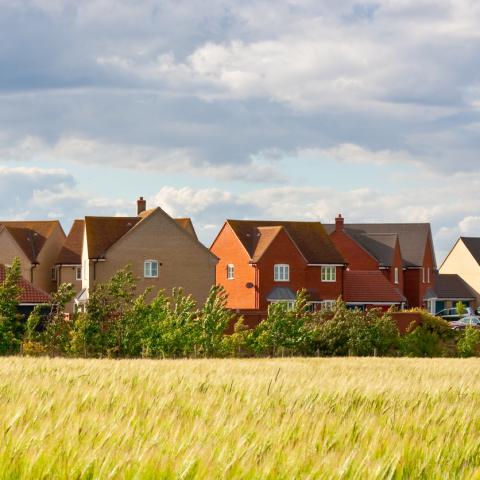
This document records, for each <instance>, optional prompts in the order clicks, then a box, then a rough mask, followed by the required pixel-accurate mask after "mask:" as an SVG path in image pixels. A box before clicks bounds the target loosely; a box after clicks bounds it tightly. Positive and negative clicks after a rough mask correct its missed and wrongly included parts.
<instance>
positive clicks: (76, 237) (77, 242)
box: [56, 220, 85, 265]
mask: <svg viewBox="0 0 480 480" xmlns="http://www.w3.org/2000/svg"><path fill="white" fill-rule="evenodd" d="M84 227H85V221H84V220H75V221H74V222H73V225H72V228H71V229H70V232H69V233H68V235H67V238H66V240H65V243H64V245H63V247H62V249H61V250H60V253H59V255H58V258H57V262H56V263H57V264H58V265H80V264H81V263H82V249H83V233H84Z"/></svg>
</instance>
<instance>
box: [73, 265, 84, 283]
mask: <svg viewBox="0 0 480 480" xmlns="http://www.w3.org/2000/svg"><path fill="white" fill-rule="evenodd" d="M82 279H83V277H82V267H81V266H79V267H75V280H76V281H77V282H81V281H82Z"/></svg>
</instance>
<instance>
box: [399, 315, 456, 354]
mask: <svg viewBox="0 0 480 480" xmlns="http://www.w3.org/2000/svg"><path fill="white" fill-rule="evenodd" d="M415 311H417V312H419V313H420V314H421V324H420V325H414V324H412V325H411V326H410V328H409V330H408V331H407V334H406V335H405V336H404V337H403V338H402V339H401V341H400V351H401V352H402V353H403V354H404V355H406V356H409V357H439V356H448V355H451V354H452V353H453V351H454V341H455V332H454V331H453V330H452V329H451V327H450V325H449V323H448V322H447V321H446V320H443V319H442V318H439V317H435V316H433V315H431V314H430V313H428V312H426V311H425V310H419V309H417V310H415Z"/></svg>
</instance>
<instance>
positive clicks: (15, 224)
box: [0, 220, 65, 292]
mask: <svg viewBox="0 0 480 480" xmlns="http://www.w3.org/2000/svg"><path fill="white" fill-rule="evenodd" d="M64 241H65V232H64V231H63V228H62V226H61V225H60V222H59V221H58V220H47V221H6V222H1V221H0V264H4V265H11V264H12V261H13V259H14V258H15V257H18V258H19V259H20V262H21V265H22V276H23V278H25V279H26V280H28V281H29V282H30V283H32V284H33V286H34V287H36V288H38V289H40V290H43V291H45V292H53V291H55V289H56V287H57V281H56V269H55V261H56V259H57V256H58V254H59V252H60V250H61V248H62V245H63V243H64Z"/></svg>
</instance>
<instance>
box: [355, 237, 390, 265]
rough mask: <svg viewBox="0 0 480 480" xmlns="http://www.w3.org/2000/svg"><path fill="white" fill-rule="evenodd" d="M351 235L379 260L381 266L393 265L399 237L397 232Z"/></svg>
mask: <svg viewBox="0 0 480 480" xmlns="http://www.w3.org/2000/svg"><path fill="white" fill-rule="evenodd" d="M351 236H352V238H353V239H354V240H355V241H357V242H358V243H359V244H360V245H361V246H362V247H363V248H364V249H365V250H367V252H369V253H370V254H371V255H373V256H374V257H375V258H376V259H377V260H378V263H379V264H380V266H382V267H391V266H392V265H393V261H394V258H395V246H396V244H397V239H398V235H397V234H396V233H370V234H368V233H360V234H356V233H352V235H351Z"/></svg>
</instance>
